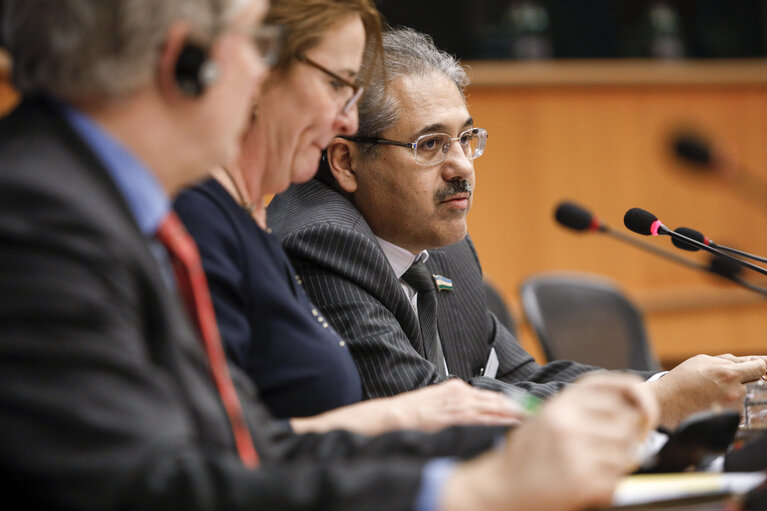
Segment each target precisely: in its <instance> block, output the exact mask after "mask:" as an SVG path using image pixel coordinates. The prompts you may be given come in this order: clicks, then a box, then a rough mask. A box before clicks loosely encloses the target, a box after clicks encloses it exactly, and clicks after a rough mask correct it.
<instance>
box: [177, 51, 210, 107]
mask: <svg viewBox="0 0 767 511" xmlns="http://www.w3.org/2000/svg"><path fill="white" fill-rule="evenodd" d="M174 75H175V78H176V84H177V85H178V88H179V90H180V91H181V93H182V94H184V95H185V96H188V97H191V98H196V97H198V96H201V95H202V94H203V93H204V92H205V89H206V88H207V87H208V86H209V85H211V84H212V83H213V82H215V81H216V78H218V66H217V65H216V63H215V62H213V61H212V60H210V59H209V58H208V52H207V51H206V50H204V49H203V48H202V47H201V46H199V45H197V44H192V43H186V44H185V45H184V47H183V48H182V49H181V52H180V53H179V54H178V60H176V67H175V68H174Z"/></svg>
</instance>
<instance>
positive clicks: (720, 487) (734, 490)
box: [613, 472, 767, 506]
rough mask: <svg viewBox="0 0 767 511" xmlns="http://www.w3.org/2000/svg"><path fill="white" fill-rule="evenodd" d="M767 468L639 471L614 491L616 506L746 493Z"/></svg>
mask: <svg viewBox="0 0 767 511" xmlns="http://www.w3.org/2000/svg"><path fill="white" fill-rule="evenodd" d="M765 478H767V474H765V473H764V472H728V473H722V474H712V473H706V472H685V473H679V474H638V475H633V476H628V477H625V478H623V480H622V481H621V482H620V483H618V487H617V488H616V489H615V493H614V494H613V506H629V505H636V504H647V503H649V502H658V501H661V500H668V499H676V498H683V497H695V496H697V495H707V494H711V493H721V492H727V493H731V494H743V493H746V492H748V491H750V490H752V489H754V488H756V487H757V486H759V484H761V483H762V482H763V481H764V480H765Z"/></svg>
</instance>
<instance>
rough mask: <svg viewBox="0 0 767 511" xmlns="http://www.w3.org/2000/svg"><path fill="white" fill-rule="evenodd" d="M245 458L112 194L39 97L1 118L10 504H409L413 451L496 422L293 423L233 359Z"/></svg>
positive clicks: (458, 447) (0, 258)
mask: <svg viewBox="0 0 767 511" xmlns="http://www.w3.org/2000/svg"><path fill="white" fill-rule="evenodd" d="M232 375H233V378H234V380H235V384H236V385H237V387H238V389H239V390H240V392H241V397H242V401H243V407H244V409H245V413H246V417H247V420H248V424H249V426H250V428H251V431H252V434H253V438H254V442H255V445H256V449H257V451H258V452H259V454H260V456H261V460H262V468H260V469H258V470H249V469H246V468H245V467H244V466H243V465H242V464H241V463H240V462H239V459H238V458H237V455H236V453H235V451H234V448H233V440H232V436H231V430H230V428H229V424H228V422H227V418H226V414H225V413H224V411H223V408H222V406H221V403H220V401H219V399H218V395H217V393H216V390H215V387H214V386H213V385H212V383H211V380H210V378H209V375H208V371H207V366H206V360H205V358H204V355H203V352H202V350H201V347H200V344H199V341H198V340H197V338H196V335H194V333H193V331H192V330H191V327H190V326H189V325H188V323H187V320H186V318H185V316H184V314H183V312H182V309H181V305H180V302H179V300H178V299H177V297H176V296H175V294H174V293H172V292H170V290H169V288H168V286H167V285H166V284H165V281H164V280H163V276H162V275H161V272H160V268H159V266H158V263H157V261H156V260H155V258H154V257H153V255H152V254H151V253H150V251H149V250H148V247H147V240H146V239H144V238H143V236H142V234H141V233H140V232H139V230H138V227H137V226H136V224H135V223H134V220H133V217H132V216H131V214H130V212H129V210H128V208H127V206H126V204H125V202H124V201H123V199H122V196H121V195H120V193H119V192H118V191H117V189H116V188H115V186H114V185H113V183H112V181H111V180H110V179H109V178H108V176H107V174H106V173H105V171H104V169H103V168H102V167H101V165H100V163H99V162H98V161H97V160H96V159H95V157H94V156H93V155H92V153H91V152H90V151H89V150H88V149H87V148H86V147H85V145H84V144H83V143H82V142H81V141H80V140H79V139H78V137H77V136H76V135H75V134H74V133H73V132H72V131H71V129H70V128H69V126H68V124H67V123H66V122H65V121H64V120H63V119H62V118H61V117H60V116H59V114H58V112H57V110H56V109H55V108H53V107H51V106H50V105H49V104H48V103H47V102H44V101H39V100H25V101H24V102H23V103H22V104H21V105H20V107H19V108H17V109H16V110H15V111H14V112H13V113H11V114H10V116H9V117H7V118H5V119H3V120H2V121H0V477H2V482H3V488H4V489H5V491H4V495H3V496H4V499H5V502H6V504H8V503H10V502H14V501H15V502H18V503H19V504H18V505H19V506H20V507H22V508H24V509H32V508H45V509H78V510H87V509H93V510H108V509H117V508H120V509H142V510H147V509H163V510H168V509H184V510H195V509H217V510H229V509H250V510H252V509H281V510H283V509H308V508H317V509H329V508H335V509H355V510H356V509H361V508H365V509H410V508H411V507H412V504H413V500H414V495H415V494H416V492H417V489H418V486H419V475H420V472H421V469H422V466H423V464H424V462H425V459H426V458H427V457H428V456H439V455H447V454H457V455H459V456H470V455H472V454H474V453H476V452H479V451H480V450H482V449H485V448H487V447H488V446H489V445H490V444H491V442H492V441H493V440H494V438H495V436H496V435H497V434H498V431H499V430H497V429H496V430H492V429H479V428H474V429H471V428H455V429H451V430H446V431H444V432H442V433H440V434H438V435H434V436H429V435H425V434H418V433H411V432H403V433H392V434H389V435H384V436H382V437H377V438H375V439H368V438H364V437H359V436H355V435H351V434H348V433H344V432H333V433H330V434H327V435H305V436H297V435H294V434H292V433H291V432H290V431H289V429H288V428H287V427H286V424H285V423H281V422H277V421H274V420H272V418H271V417H270V416H269V414H268V413H267V412H266V411H265V409H264V407H263V406H262V405H261V404H260V403H259V401H258V397H257V395H256V392H255V389H253V388H252V387H249V386H248V384H247V379H246V378H244V377H243V376H242V374H241V373H240V372H238V371H237V370H236V369H234V368H233V369H232Z"/></svg>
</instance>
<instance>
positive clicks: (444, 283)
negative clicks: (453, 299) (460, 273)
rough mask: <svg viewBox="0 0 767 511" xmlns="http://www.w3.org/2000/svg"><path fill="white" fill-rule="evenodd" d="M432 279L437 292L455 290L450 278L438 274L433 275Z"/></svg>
mask: <svg viewBox="0 0 767 511" xmlns="http://www.w3.org/2000/svg"><path fill="white" fill-rule="evenodd" d="M431 277H432V278H433V279H434V284H436V285H437V291H439V292H442V291H452V290H453V281H452V280H450V279H449V278H447V277H443V276H442V275H436V274H435V275H432V276H431Z"/></svg>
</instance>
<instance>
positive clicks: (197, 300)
mask: <svg viewBox="0 0 767 511" xmlns="http://www.w3.org/2000/svg"><path fill="white" fill-rule="evenodd" d="M157 239H159V240H160V242H161V243H162V244H163V245H165V248H166V249H167V250H168V254H169V255H170V259H171V262H172V263H173V270H174V272H175V274H176V282H177V284H178V290H179V292H180V293H181V296H182V298H183V299H184V304H185V305H186V309H187V312H188V313H189V316H190V317H191V319H192V321H193V322H194V323H195V325H196V326H197V328H198V330H199V331H200V337H201V338H202V343H203V346H204V348H205V352H206V354H207V355H208V360H209V362H210V372H211V376H212V378H213V381H214V382H215V384H216V387H217V388H218V393H219V394H220V396H221V400H222V401H223V403H224V408H225V409H226V414H227V415H228V416H229V422H230V423H231V426H232V432H233V433H234V441H235V443H236V445H237V452H239V454H240V458H241V459H242V462H243V463H244V464H245V465H246V466H248V467H255V466H256V465H258V454H257V453H256V449H255V448H254V447H253V439H252V438H251V436H250V431H248V426H247V424H246V423H245V418H244V417H243V414H242V407H241V405H240V400H239V398H238V397H237V392H235V390H234V384H233V383H232V378H231V376H230V375H229V368H228V366H227V365H226V357H225V355H224V349H223V347H222V346H221V336H220V334H219V332H218V326H217V325H216V313H215V311H214V309H213V302H211V299H210V291H209V290H208V281H207V280H206V279H205V273H204V272H203V269H202V263H201V262H200V254H199V252H198V251H197V245H195V243H194V240H192V238H191V236H189V233H187V232H186V229H184V226H183V225H182V224H181V220H179V218H178V216H177V215H176V213H174V212H173V211H171V212H170V213H168V215H167V216H166V217H165V219H164V220H163V222H162V224H161V225H160V228H159V229H158V230H157Z"/></svg>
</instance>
